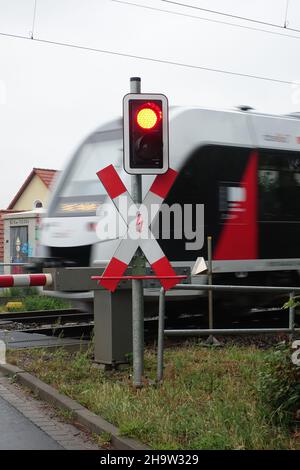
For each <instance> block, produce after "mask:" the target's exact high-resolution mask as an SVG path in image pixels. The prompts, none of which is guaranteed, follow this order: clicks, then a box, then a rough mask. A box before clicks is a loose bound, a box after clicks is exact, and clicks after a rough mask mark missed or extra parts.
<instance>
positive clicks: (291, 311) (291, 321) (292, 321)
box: [289, 292, 295, 341]
mask: <svg viewBox="0 0 300 470" xmlns="http://www.w3.org/2000/svg"><path fill="white" fill-rule="evenodd" d="M294 297H295V292H291V293H290V301H292V300H293V298H294ZM289 329H290V330H292V333H291V335H290V340H291V341H293V336H294V335H293V333H294V329H295V307H294V306H292V305H290V307H289Z"/></svg>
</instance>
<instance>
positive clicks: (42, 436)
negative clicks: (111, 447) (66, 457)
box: [0, 376, 99, 450]
mask: <svg viewBox="0 0 300 470" xmlns="http://www.w3.org/2000/svg"><path fill="white" fill-rule="evenodd" d="M22 449H30V450H38V449H40V450H59V449H67V450H99V447H98V446H97V445H96V444H95V443H94V442H92V441H91V440H90V439H88V438H87V436H86V435H85V434H84V433H83V432H82V431H81V430H79V429H77V428H76V427H75V426H73V425H71V424H68V423H64V422H61V421H59V420H58V418H56V417H54V416H53V411H51V408H49V407H47V406H46V405H45V404H43V403H42V402H40V401H38V400H35V399H33V398H32V397H31V396H29V395H28V394H26V393H25V392H24V391H23V390H22V389H21V388H20V387H19V386H18V385H16V384H12V383H11V381H10V380H9V379H8V378H6V377H3V376H0V450H22Z"/></svg>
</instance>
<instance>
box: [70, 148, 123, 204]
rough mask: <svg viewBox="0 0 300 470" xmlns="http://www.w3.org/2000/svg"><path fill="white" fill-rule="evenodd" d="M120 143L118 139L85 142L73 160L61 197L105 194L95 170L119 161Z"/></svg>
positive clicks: (120, 153)
mask: <svg viewBox="0 0 300 470" xmlns="http://www.w3.org/2000/svg"><path fill="white" fill-rule="evenodd" d="M121 157H122V143H121V141H120V140H117V139H115V140H111V139H109V140H106V139H101V140H99V141H91V142H87V143H86V144H84V145H83V147H82V149H81V151H80V153H79V155H78V156H77V158H76V159H75V161H74V164H73V167H72V169H71V172H70V174H69V176H68V178H67V181H66V182H65V185H64V188H63V190H62V192H61V196H63V197H72V196H76V197H78V196H89V195H97V194H101V193H102V194H105V189H104V187H103V186H102V184H101V183H100V181H99V179H98V178H97V175H96V173H97V171H99V170H100V169H101V168H103V167H104V166H105V165H109V164H110V163H112V164H114V165H117V164H118V161H119V162H121Z"/></svg>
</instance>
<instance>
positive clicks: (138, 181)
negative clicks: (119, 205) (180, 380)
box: [130, 77, 145, 387]
mask: <svg viewBox="0 0 300 470" xmlns="http://www.w3.org/2000/svg"><path fill="white" fill-rule="evenodd" d="M130 92H131V93H141V79H140V77H131V78H130ZM131 195H132V199H133V202H135V203H136V204H141V203H142V175H132V176H131ZM144 266H145V259H144V256H143V254H142V252H141V250H140V249H138V251H137V252H136V254H135V256H134V257H133V261H132V268H133V269H132V274H133V275H143V274H144V273H145V269H144ZM132 351H133V385H134V386H135V387H142V385H143V383H142V376H143V373H144V292H143V281H142V280H139V279H134V280H133V281H132Z"/></svg>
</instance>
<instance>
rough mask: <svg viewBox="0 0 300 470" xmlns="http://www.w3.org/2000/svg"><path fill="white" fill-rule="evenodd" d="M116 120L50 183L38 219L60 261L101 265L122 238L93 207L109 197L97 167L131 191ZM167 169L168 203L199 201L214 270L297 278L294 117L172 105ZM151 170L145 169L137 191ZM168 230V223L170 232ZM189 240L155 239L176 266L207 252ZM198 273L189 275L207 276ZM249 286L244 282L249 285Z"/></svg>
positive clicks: (298, 123) (298, 139) (298, 138)
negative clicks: (104, 231)
mask: <svg viewBox="0 0 300 470" xmlns="http://www.w3.org/2000/svg"><path fill="white" fill-rule="evenodd" d="M122 153H123V149H122V121H121V119H120V120H116V121H114V122H111V123H109V124H107V125H105V126H103V127H101V128H99V129H98V130H96V131H95V132H94V133H93V134H91V135H90V136H89V137H88V138H87V139H86V140H85V141H84V142H83V143H82V145H81V146H80V148H79V149H78V150H77V151H76V153H75V155H74V156H73V157H72V158H71V160H70V161H69V163H68V165H67V166H66V168H65V170H64V171H63V172H62V173H61V175H60V177H59V179H58V181H57V183H56V186H55V188H54V191H53V194H52V198H51V201H50V204H49V208H48V212H47V214H46V216H45V218H44V219H43V224H42V237H41V243H42V246H43V255H44V256H45V257H46V258H48V257H49V258H51V259H52V260H53V259H54V260H56V262H57V263H61V262H62V263H65V262H72V263H73V264H74V265H78V266H97V265H99V266H103V265H105V264H106V263H107V261H108V260H109V259H111V257H112V256H113V253H114V252H115V250H116V247H117V246H118V243H119V239H116V238H114V239H106V240H101V239H99V238H98V237H97V234H96V232H95V229H94V228H95V224H96V223H97V222H98V220H99V219H98V217H99V216H97V209H98V207H99V206H100V205H101V204H103V203H104V202H107V203H109V201H110V199H109V196H108V195H107V193H106V191H105V188H104V187H103V186H102V184H101V183H100V181H99V179H98V177H97V174H96V173H97V172H98V171H99V170H101V169H102V168H104V167H106V166H107V165H109V164H113V165H115V167H116V168H117V170H118V172H119V175H120V177H121V179H122V181H123V182H124V184H125V186H126V188H128V189H129V191H130V175H128V174H127V173H125V171H124V169H123V165H122ZM170 166H171V167H172V168H173V169H174V170H177V171H178V172H179V176H178V177H177V179H176V181H175V183H174V185H173V187H172V189H171V191H170V192H169V194H168V196H167V199H166V201H165V202H167V203H168V204H169V205H172V204H174V203H177V204H179V205H183V204H193V205H195V204H204V211H205V216H204V221H205V225H204V234H205V239H206V236H208V235H210V236H211V237H212V242H213V269H214V272H215V273H216V276H217V274H218V273H222V279H223V280H224V279H227V282H228V276H229V277H230V278H231V279H230V282H232V278H233V279H235V282H239V279H241V278H244V279H245V278H247V277H249V278H253V277H254V276H255V278H259V279H260V282H262V281H261V278H263V279H265V280H268V282H269V283H270V282H275V279H276V278H277V277H278V278H280V279H282V276H283V277H285V278H286V279H288V281H287V282H289V283H291V284H292V285H295V283H298V282H299V281H298V275H299V272H300V245H299V238H300V210H299V209H300V120H299V119H298V116H297V115H294V116H293V115H291V116H273V115H263V114H257V113H255V112H253V111H242V110H236V111H217V110H209V109H202V108H198V107H197V108H196V107H195V108H181V107H178V108H177V107H176V108H173V109H171V111H170ZM153 179H154V176H150V175H148V176H145V177H144V180H143V191H144V193H145V194H146V192H147V191H148V190H149V187H150V185H151V184H152V182H153ZM171 233H172V229H171ZM187 241H190V240H186V239H185V238H184V237H183V238H182V239H175V238H173V239H172V237H171V239H170V240H164V239H159V243H160V245H161V247H162V249H163V251H164V252H165V254H166V256H167V257H168V259H169V260H170V261H171V262H172V264H173V265H174V266H176V265H177V266H183V265H184V266H186V265H189V266H192V265H193V264H194V262H195V260H196V258H197V257H199V256H203V257H204V258H205V259H207V245H206V243H204V245H203V247H202V248H201V249H196V250H188V251H187V250H186V249H185V243H186V242H187ZM205 279H206V278H205V276H204V275H202V276H198V277H197V279H194V280H193V281H194V282H199V283H203V282H205ZM247 283H251V281H249V282H247ZM84 296H87V297H88V296H89V293H85V294H84Z"/></svg>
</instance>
